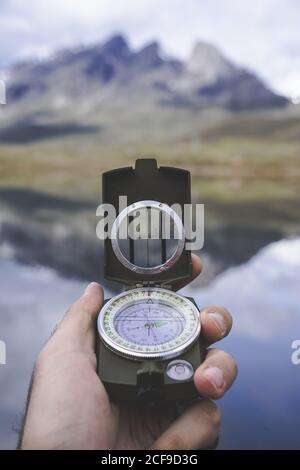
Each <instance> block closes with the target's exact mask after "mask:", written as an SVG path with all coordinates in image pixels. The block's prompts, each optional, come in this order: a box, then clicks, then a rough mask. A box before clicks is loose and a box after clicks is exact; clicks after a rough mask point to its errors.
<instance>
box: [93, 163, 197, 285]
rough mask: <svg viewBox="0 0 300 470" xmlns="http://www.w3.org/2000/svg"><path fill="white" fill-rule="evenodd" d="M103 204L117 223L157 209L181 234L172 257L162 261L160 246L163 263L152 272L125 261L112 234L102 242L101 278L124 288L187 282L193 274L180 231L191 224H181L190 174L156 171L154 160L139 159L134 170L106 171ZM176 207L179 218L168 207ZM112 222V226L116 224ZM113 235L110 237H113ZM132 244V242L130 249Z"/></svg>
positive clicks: (168, 170)
mask: <svg viewBox="0 0 300 470" xmlns="http://www.w3.org/2000/svg"><path fill="white" fill-rule="evenodd" d="M102 191H103V203H105V204H112V205H113V207H114V208H115V210H116V221H118V222H121V219H122V217H123V216H124V217H125V216H126V215H129V214H130V211H131V210H132V211H133V210H138V209H139V208H140V207H141V205H144V206H145V204H148V206H149V207H156V208H157V210H160V211H161V212H162V213H167V212H169V215H170V216H171V218H172V219H173V222H174V224H175V225H176V228H177V231H179V232H180V233H181V238H180V239H178V246H177V248H176V249H175V251H174V254H172V256H170V257H169V258H164V255H163V251H164V245H163V243H162V245H161V252H162V253H161V259H162V262H161V263H158V264H157V265H155V266H153V267H152V268H146V269H143V268H141V267H140V266H139V265H138V264H135V263H134V262H132V260H130V257H128V259H125V257H124V255H123V254H122V252H121V249H120V247H119V244H118V239H117V237H116V236H115V235H116V233H113V231H114V230H116V228H115V227H116V224H114V225H113V227H112V232H111V234H110V237H108V238H106V240H105V250H104V274H105V277H106V278H107V279H110V280H113V281H118V282H121V283H122V284H125V285H138V284H141V285H163V284H167V285H169V286H172V285H173V284H175V283H176V282H178V281H179V280H183V279H186V278H188V277H189V276H190V275H191V273H192V262H191V253H190V251H189V250H186V249H185V232H184V229H183V227H184V226H185V224H186V223H190V221H187V220H184V217H185V214H184V205H185V204H190V203H191V189H190V173H189V172H188V171H186V170H183V169H179V168H172V167H164V166H161V167H158V166H157V162H156V160H155V159H138V160H136V163H135V168H132V167H126V168H119V169H116V170H112V171H108V172H106V173H104V174H103V177H102ZM120 196H126V197H127V203H128V207H127V208H126V210H125V211H124V210H123V214H122V211H121V212H119V197H120ZM174 204H176V205H178V207H180V209H181V211H180V212H181V214H180V215H178V214H177V213H176V212H174V211H173V212H172V210H171V206H173V205H174ZM116 221H115V222H116ZM112 235H113V237H112ZM133 245H134V241H133V242H132V245H131V246H132V247H133Z"/></svg>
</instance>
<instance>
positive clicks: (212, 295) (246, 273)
mask: <svg viewBox="0 0 300 470" xmlns="http://www.w3.org/2000/svg"><path fill="white" fill-rule="evenodd" d="M0 285H1V296H0V311H1V323H0V340H2V341H4V342H5V344H6V360H7V364H6V365H1V366H0V390H1V401H0V448H1V449H11V448H15V446H16V442H17V439H18V429H19V428H20V424H21V421H22V415H23V412H24V407H25V400H26V395H27V389H28V384H29V380H30V375H31V372H32V367H33V363H34V359H35V356H36V354H37V353H38V351H39V350H40V349H41V347H42V346H43V344H44V342H45V341H46V340H47V338H48V337H49V336H50V334H51V332H52V331H53V329H54V327H55V325H56V323H57V322H58V321H59V320H60V318H61V316H62V315H63V312H64V310H65V309H66V308H67V307H68V306H69V305H70V304H71V303H72V302H73V301H74V299H75V298H76V297H78V296H79V295H81V293H82V291H83V290H84V288H85V286H86V283H84V282H82V281H77V280H72V279H65V278H63V277H61V276H59V275H58V274H57V273H56V272H55V271H54V270H51V269H48V268H43V267H34V266H25V265H21V264H18V263H17V262H15V261H14V260H12V259H10V258H9V257H8V256H2V257H1V258H0ZM182 293H185V294H186V295H191V296H193V297H194V298H195V299H196V300H197V303H198V305H199V307H204V306H205V305H208V304H221V305H224V306H226V307H227V308H228V309H229V310H230V311H231V313H232V315H233V318H234V328H233V331H232V333H231V334H230V336H229V337H228V338H226V339H225V340H223V341H222V342H221V343H220V345H219V346H220V347H222V348H223V349H225V350H226V351H228V352H230V353H231V354H232V355H233V356H234V357H235V358H236V360H237V362H238V365H239V376H238V379H237V381H236V383H235V384H234V386H233V387H232V389H231V390H230V391H229V392H228V394H227V395H226V397H225V398H223V399H222V400H220V401H219V405H220V407H221V411H222V430H221V435H220V443H219V448H220V449H248V448H249V449H277V448H280V449H292V448H294V449H295V448H296V449H300V432H299V420H300V408H299V398H298V397H299V391H300V364H299V365H298V366H297V365H294V364H293V362H292V360H291V357H292V354H293V349H292V343H293V341H295V340H300V239H291V240H281V241H279V242H274V243H272V244H270V245H268V246H267V247H265V248H263V249H262V250H260V251H259V252H258V253H257V254H256V255H255V256H254V257H253V258H251V259H250V260H249V261H248V262H246V263H245V264H243V265H240V266H237V267H232V268H229V269H227V270H226V271H224V272H223V273H221V274H219V275H218V276H217V277H216V278H215V279H214V281H213V282H212V283H211V284H210V285H209V286H208V287H206V288H201V289H200V288H196V287H189V288H186V289H184V290H183V291H182ZM106 294H107V296H109V292H106Z"/></svg>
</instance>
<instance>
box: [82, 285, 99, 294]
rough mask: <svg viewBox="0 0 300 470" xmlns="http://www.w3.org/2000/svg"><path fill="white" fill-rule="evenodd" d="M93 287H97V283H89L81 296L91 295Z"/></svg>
mask: <svg viewBox="0 0 300 470" xmlns="http://www.w3.org/2000/svg"><path fill="white" fill-rule="evenodd" d="M95 287H98V284H97V282H91V283H90V284H89V285H88V286H87V288H86V289H85V291H84V294H83V295H89V294H91V293H92V291H93V290H94V289H95Z"/></svg>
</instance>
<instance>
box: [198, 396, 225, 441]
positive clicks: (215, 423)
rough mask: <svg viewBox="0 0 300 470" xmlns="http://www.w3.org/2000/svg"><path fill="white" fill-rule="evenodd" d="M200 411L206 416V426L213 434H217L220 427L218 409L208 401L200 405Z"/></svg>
mask: <svg viewBox="0 0 300 470" xmlns="http://www.w3.org/2000/svg"><path fill="white" fill-rule="evenodd" d="M202 409H203V411H204V413H205V414H206V418H207V425H208V426H209V427H210V430H211V431H212V433H213V434H215V433H218V431H219V429H220V426H221V412H220V409H219V407H218V406H217V405H216V404H215V403H214V402H212V401H210V400H205V401H204V402H203V403H202Z"/></svg>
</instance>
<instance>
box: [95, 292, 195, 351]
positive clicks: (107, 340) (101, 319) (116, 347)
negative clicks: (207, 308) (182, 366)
mask: <svg viewBox="0 0 300 470" xmlns="http://www.w3.org/2000/svg"><path fill="white" fill-rule="evenodd" d="M149 291H151V292H153V291H155V292H158V293H162V294H166V293H167V294H168V295H169V296H171V297H174V298H179V299H180V301H181V302H183V303H184V305H185V308H187V309H189V310H191V311H192V314H193V315H194V316H195V318H196V321H195V327H194V328H193V330H192V333H191V334H190V336H189V337H188V338H187V339H186V340H185V341H183V342H182V344H180V345H179V346H175V347H173V348H169V349H167V350H163V349H162V350H161V351H152V352H149V351H148V352H145V351H138V350H134V349H132V348H129V347H127V346H126V347H125V346H124V345H122V344H119V343H118V342H116V341H115V340H113V339H112V338H111V337H110V336H109V334H108V333H107V331H106V327H105V325H104V323H105V318H106V314H107V311H108V310H109V309H111V306H112V304H113V303H115V302H118V300H119V299H120V298H122V297H126V296H128V295H129V294H130V293H135V292H138V293H141V292H149ZM131 301H132V300H130V299H129V300H128V303H129V302H131ZM176 308H177V309H178V308H179V309H180V307H179V306H178V305H177V306H176ZM181 308H182V307H181ZM182 312H183V314H184V316H186V313H185V312H184V310H182ZM97 325H98V333H99V335H100V337H101V339H102V340H103V342H104V344H105V345H106V346H107V347H108V348H109V349H111V350H112V351H113V352H115V353H116V354H119V355H121V356H125V357H128V358H131V359H136V360H144V359H152V360H164V359H171V358H174V357H177V356H179V355H180V354H183V353H184V352H185V351H187V350H188V349H189V347H190V346H191V345H192V344H193V343H194V342H195V340H196V339H197V338H198V337H199V335H200V331H201V324H200V313H199V310H198V308H197V307H196V306H195V305H194V304H193V303H192V302H191V301H190V300H189V299H187V298H186V297H183V296H181V295H180V294H177V293H176V292H173V291H171V290H169V289H164V288H161V287H138V288H134V289H130V290H128V291H125V292H122V293H121V294H119V295H117V296H115V297H113V298H112V299H110V300H109V301H108V302H107V303H106V304H105V305H104V307H103V308H102V310H101V312H100V314H99V316H98V322H97ZM115 331H116V330H115ZM115 334H116V336H119V337H120V338H121V340H122V341H124V339H123V338H122V337H121V336H120V335H119V334H118V333H117V332H115ZM185 334H186V333H185ZM179 337H180V336H179ZM172 341H174V340H171V341H170V342H172ZM147 347H148V348H149V346H147ZM165 347H166V346H165V345H163V346H162V348H165Z"/></svg>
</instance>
